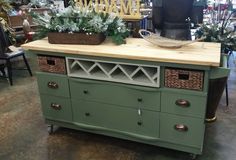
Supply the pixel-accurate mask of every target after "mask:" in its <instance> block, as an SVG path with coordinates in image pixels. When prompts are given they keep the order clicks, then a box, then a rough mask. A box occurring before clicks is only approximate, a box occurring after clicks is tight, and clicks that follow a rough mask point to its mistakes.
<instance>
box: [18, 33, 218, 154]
mask: <svg viewBox="0 0 236 160" xmlns="http://www.w3.org/2000/svg"><path fill="white" fill-rule="evenodd" d="M22 47H23V48H24V49H25V50H27V51H26V52H27V53H28V54H30V55H33V56H34V57H35V59H36V58H37V59H38V63H39V71H38V72H37V79H38V86H39V92H40V98H41V104H42V111H43V115H44V117H45V119H46V123H47V124H53V125H54V124H55V125H59V126H63V127H68V128H73V129H78V130H83V131H87V132H92V133H97V134H103V135H108V136H112V137H118V138H123V139H128V140H132V141H137V142H142V143H146V144H151V145H156V146H162V147H166V148H171V149H176V150H180V151H185V152H189V153H193V154H201V153H202V148H203V140H204V132H205V121H204V120H205V111H206V103H207V93H208V82H209V78H210V76H211V74H213V73H212V71H213V70H214V73H216V70H217V71H218V72H217V74H219V73H220V68H218V67H219V64H220V44H217V43H206V42H196V43H193V44H190V45H187V46H184V47H182V48H179V49H165V48H159V47H156V46H153V45H152V44H150V43H148V42H146V41H145V40H143V39H135V38H130V39H127V44H123V45H119V46H117V45H114V44H112V43H111V42H109V41H105V42H104V43H103V44H101V45H62V44H61V45H59V44H49V43H48V41H47V39H43V40H38V41H34V42H31V43H28V44H24V45H23V46H22Z"/></svg>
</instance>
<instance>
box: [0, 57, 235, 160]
mask: <svg viewBox="0 0 236 160" xmlns="http://www.w3.org/2000/svg"><path fill="white" fill-rule="evenodd" d="M231 61H232V59H231ZM230 67H231V69H232V70H231V76H230V78H229V81H228V82H229V83H228V84H229V96H230V97H229V99H230V106H229V107H228V108H227V107H226V106H225V96H224V95H223V97H222V100H221V102H220V105H219V108H218V111H217V117H218V119H217V121H216V122H215V123H211V124H207V126H206V135H205V141H204V143H205V144H204V150H203V154H202V155H201V156H198V158H197V159H198V160H236V137H235V135H236V126H235V124H236V80H235V79H236V65H235V64H234V63H231V65H230ZM13 80H14V85H13V86H9V85H8V82H7V81H6V80H5V79H1V78H0V160H187V159H190V158H189V154H187V153H184V152H179V151H174V150H170V149H165V148H160V147H155V146H151V145H145V144H141V143H136V142H131V141H126V140H120V139H116V138H111V137H106V136H101V135H95V134H89V133H85V132H81V131H76V130H71V129H66V128H58V130H57V131H56V132H55V134H53V135H49V134H48V132H47V125H46V124H45V123H44V119H43V116H42V112H41V109H40V102H39V96H38V91H37V85H36V79H35V77H29V76H28V73H27V72H25V71H17V72H14V79H13ZM193 138H194V137H193Z"/></svg>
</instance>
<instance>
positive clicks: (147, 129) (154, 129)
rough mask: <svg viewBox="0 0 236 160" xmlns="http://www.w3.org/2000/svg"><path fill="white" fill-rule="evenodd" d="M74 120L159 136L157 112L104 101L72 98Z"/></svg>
mask: <svg viewBox="0 0 236 160" xmlns="http://www.w3.org/2000/svg"><path fill="white" fill-rule="evenodd" d="M72 108H73V117H74V121H75V122H78V123H83V124H88V125H93V126H98V127H103V128H107V129H108V130H113V131H114V132H116V131H119V132H122V131H123V132H129V133H134V134H138V135H145V136H150V137H157V138H158V137H159V113H158V112H152V111H146V110H141V114H139V113H140V112H138V110H135V109H132V108H124V107H118V106H114V105H108V104H104V103H96V102H89V101H84V100H72Z"/></svg>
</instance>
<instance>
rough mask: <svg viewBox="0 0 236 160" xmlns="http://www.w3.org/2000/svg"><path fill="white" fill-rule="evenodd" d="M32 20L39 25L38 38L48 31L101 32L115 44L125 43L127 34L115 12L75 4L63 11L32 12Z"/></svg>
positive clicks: (127, 31)
mask: <svg viewBox="0 0 236 160" xmlns="http://www.w3.org/2000/svg"><path fill="white" fill-rule="evenodd" d="M32 17H33V19H34V22H35V23H36V24H38V25H39V27H40V28H39V32H40V34H39V38H42V37H45V36H46V35H47V33H48V32H63V33H71V34H73V33H86V34H90V35H91V34H95V33H103V34H105V35H106V36H111V38H112V40H113V42H114V43H116V44H122V43H125V38H126V37H127V36H128V35H129V30H128V29H127V28H126V26H125V24H124V22H123V21H122V19H120V18H119V17H117V16H116V15H115V14H111V13H110V14H108V13H103V12H95V11H94V10H89V9H88V8H86V7H85V8H83V9H80V8H78V7H76V6H69V7H67V8H65V10H64V11H63V12H60V13H56V12H53V13H52V14H50V15H48V14H44V15H39V14H34V13H33V14H32Z"/></svg>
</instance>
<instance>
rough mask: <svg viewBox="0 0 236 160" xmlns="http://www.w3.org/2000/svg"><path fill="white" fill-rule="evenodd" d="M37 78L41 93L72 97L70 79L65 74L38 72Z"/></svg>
mask: <svg viewBox="0 0 236 160" xmlns="http://www.w3.org/2000/svg"><path fill="white" fill-rule="evenodd" d="M37 80H38V88H39V92H40V93H41V94H48V95H53V96H61V97H70V93H69V85H68V79H67V77H66V76H65V75H58V74H48V73H42V72H38V73H37Z"/></svg>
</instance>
